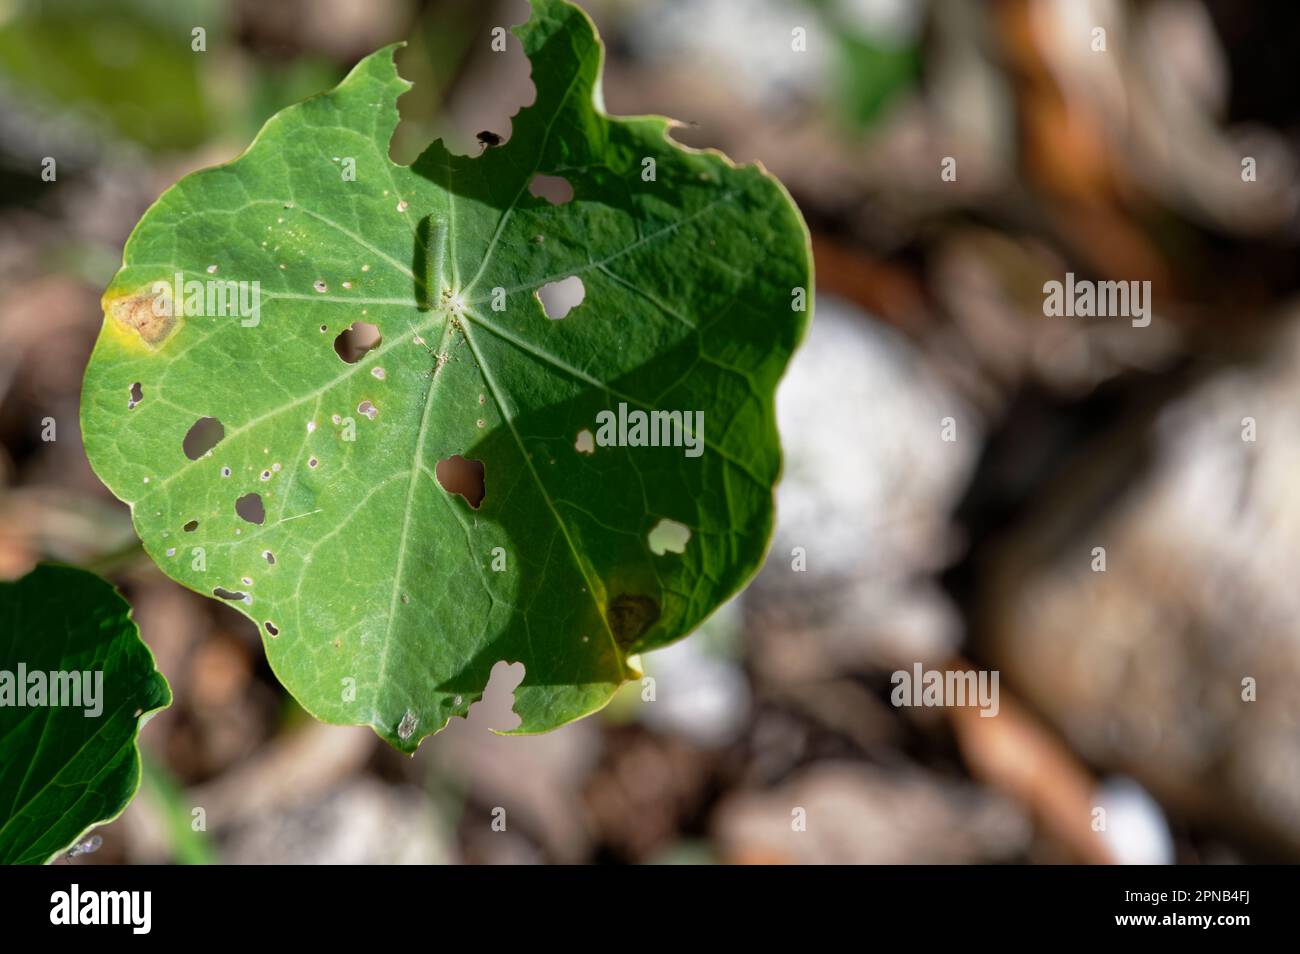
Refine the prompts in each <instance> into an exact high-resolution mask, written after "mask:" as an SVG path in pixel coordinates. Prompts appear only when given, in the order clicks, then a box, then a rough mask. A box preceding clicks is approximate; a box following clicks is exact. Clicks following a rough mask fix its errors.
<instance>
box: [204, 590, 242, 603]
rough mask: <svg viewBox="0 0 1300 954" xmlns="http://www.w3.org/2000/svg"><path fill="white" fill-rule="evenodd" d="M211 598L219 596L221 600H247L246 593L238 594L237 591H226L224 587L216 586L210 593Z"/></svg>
mask: <svg viewBox="0 0 1300 954" xmlns="http://www.w3.org/2000/svg"><path fill="white" fill-rule="evenodd" d="M212 595H213V596H219V597H221V598H222V599H223V600H234V601H236V602H239V601H241V600H246V599H248V594H247V593H240V592H238V591H237V590H228V589H226V588H225V587H224V586H218V587H217V588H216V589H214V590H213V591H212Z"/></svg>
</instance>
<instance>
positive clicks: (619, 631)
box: [605, 593, 659, 649]
mask: <svg viewBox="0 0 1300 954" xmlns="http://www.w3.org/2000/svg"><path fill="white" fill-rule="evenodd" d="M605 618H606V619H608V620H609V629H610V632H612V633H613V634H614V640H615V641H616V642H617V643H618V645H619V646H620V647H621V648H623V649H627V648H629V647H630V646H632V645H633V644H634V643H635V642H636V641H637V640H638V639H640V638H641V637H642V636H644V635H645V634H646V631H647V630H649V629H650V627H651V626H653V625H654V624H655V623H656V622H658V620H659V604H658V603H656V602H655V601H654V600H652V599H651V598H650V597H648V596H634V595H632V594H630V593H620V594H619V595H618V596H616V597H614V598H613V599H612V600H611V601H610V603H609V608H608V609H607V610H606V613H605Z"/></svg>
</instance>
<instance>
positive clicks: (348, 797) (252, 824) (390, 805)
mask: <svg viewBox="0 0 1300 954" xmlns="http://www.w3.org/2000/svg"><path fill="white" fill-rule="evenodd" d="M221 858H222V860H223V861H224V862H226V863H228V864H245V865H250V864H251V865H257V864H289V865H295V864H297V865H318V864H319V865H324V864H329V865H354V864H369V865H373V864H447V863H449V862H451V861H453V860H454V858H453V854H452V848H451V846H450V844H449V842H448V838H447V835H446V833H445V832H444V831H443V830H442V827H441V824H440V823H439V821H438V818H437V816H436V815H435V814H434V810H433V806H432V804H431V803H430V801H429V798H428V796H427V795H425V794H424V793H423V792H421V791H420V790H419V789H418V788H414V787H412V786H402V787H399V788H392V787H389V786H387V785H384V784H382V783H380V782H377V781H375V780H374V779H371V778H365V777H362V778H357V779H353V780H350V781H348V782H346V783H344V784H343V785H342V786H341V787H339V788H335V789H331V790H329V791H324V792H317V793H316V794H315V795H314V796H313V797H311V798H309V799H305V800H302V801H298V802H296V803H294V804H291V805H283V806H277V807H272V808H270V809H269V810H266V811H263V812H260V813H258V814H257V815H253V816H249V817H247V818H246V819H245V820H244V821H243V822H241V823H240V824H239V825H238V826H236V827H235V828H234V829H233V830H232V831H231V832H230V834H229V835H228V837H226V839H225V840H224V842H223V844H222V846H221Z"/></svg>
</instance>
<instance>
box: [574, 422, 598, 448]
mask: <svg viewBox="0 0 1300 954" xmlns="http://www.w3.org/2000/svg"><path fill="white" fill-rule="evenodd" d="M573 449H574V450H576V451H577V452H578V453H579V454H594V453H596V438H595V437H594V436H593V435H592V433H591V431H589V430H587V429H585V428H584V429H583V430H580V431H578V439H577V440H575V441H574V442H573Z"/></svg>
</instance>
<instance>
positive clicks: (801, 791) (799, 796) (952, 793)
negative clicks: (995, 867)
mask: <svg viewBox="0 0 1300 954" xmlns="http://www.w3.org/2000/svg"><path fill="white" fill-rule="evenodd" d="M713 828H714V831H715V835H716V839H717V843H718V845H719V850H720V851H721V852H722V855H723V857H724V858H725V859H726V860H729V861H732V862H741V863H793V864H959V863H980V862H985V863H987V862H998V861H1009V860H1013V859H1015V857H1016V856H1017V855H1018V854H1019V853H1020V852H1022V851H1024V850H1025V848H1026V847H1027V846H1028V844H1029V837H1030V825H1029V822H1028V819H1027V818H1026V817H1025V815H1024V814H1023V813H1022V812H1021V810H1020V809H1019V808H1017V807H1016V806H1015V804H1014V803H1012V802H1010V801H1008V800H1005V799H1003V798H1001V797H1000V796H996V795H991V794H988V793H987V792H985V791H984V790H982V789H978V788H976V787H974V786H972V785H968V784H964V783H958V782H952V781H947V780H945V779H943V778H940V777H938V776H934V775H930V774H928V773H922V772H919V771H907V772H904V773H901V774H890V773H886V772H883V771H881V770H880V769H876V768H872V767H868V766H865V765H852V764H848V763H835V762H824V763H821V764H818V765H816V766H814V767H812V768H810V769H808V770H807V771H805V772H804V773H803V774H801V775H799V776H797V777H796V778H795V779H794V780H793V781H791V782H789V783H787V784H785V785H782V786H781V787H780V788H778V789H776V790H774V791H771V792H762V793H744V794H739V795H734V796H732V797H730V798H728V799H727V800H726V801H724V802H723V803H722V804H721V805H720V806H719V808H718V809H717V811H716V812H715V814H714V818H713ZM799 828H802V829H803V830H797V829H799Z"/></svg>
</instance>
